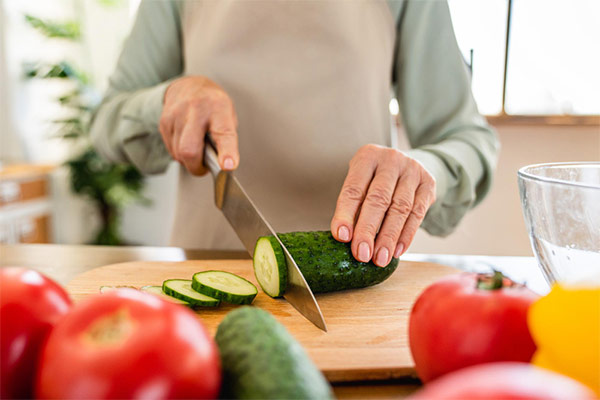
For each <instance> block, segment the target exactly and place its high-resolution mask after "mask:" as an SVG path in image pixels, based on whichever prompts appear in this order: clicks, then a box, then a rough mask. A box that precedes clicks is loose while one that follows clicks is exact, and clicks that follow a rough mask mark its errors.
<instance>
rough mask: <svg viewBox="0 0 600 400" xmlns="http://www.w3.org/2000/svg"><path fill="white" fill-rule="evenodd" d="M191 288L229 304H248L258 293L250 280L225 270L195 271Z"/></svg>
mask: <svg viewBox="0 0 600 400" xmlns="http://www.w3.org/2000/svg"><path fill="white" fill-rule="evenodd" d="M192 289H194V290H195V291H197V292H198V293H202V294H205V295H207V296H210V297H214V298H215V299H219V300H221V301H225V302H227V303H231V304H250V303H252V300H254V298H255V297H256V294H257V293H258V289H256V286H254V285H253V284H252V282H250V281H247V280H246V279H244V278H242V277H241V276H237V275H235V274H232V273H229V272H225V271H202V272H198V273H195V274H194V277H193V278H192Z"/></svg>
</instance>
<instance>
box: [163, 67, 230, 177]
mask: <svg viewBox="0 0 600 400" xmlns="http://www.w3.org/2000/svg"><path fill="white" fill-rule="evenodd" d="M159 130H160V134H161V136H162V139H163V141H164V143H165V146H166V147H167V150H168V151H169V153H170V154H171V156H172V157H173V159H175V160H177V161H179V162H180V163H181V164H183V165H184V166H185V168H186V169H187V170H188V171H189V172H190V173H192V174H193V175H204V174H205V173H206V168H205V167H204V163H203V159H204V136H205V135H206V133H207V132H210V136H211V138H212V139H213V142H214V143H215V145H216V147H217V153H218V155H219V165H220V166H221V169H223V170H234V169H236V168H237V166H238V165H239V162H240V155H239V152H238V136H237V116H236V114H235V110H234V108H233V102H232V101H231V99H230V98H229V96H228V95H227V93H225V91H224V90H223V89H222V88H221V87H220V86H219V85H217V84H216V83H214V82H213V81H211V80H210V79H208V78H205V77H202V76H185V77H182V78H179V79H176V80H175V81H173V82H172V83H171V84H170V85H169V86H168V87H167V90H166V92H165V97H164V105H163V111H162V114H161V117H160V123H159Z"/></svg>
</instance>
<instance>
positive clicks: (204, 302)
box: [162, 279, 221, 307]
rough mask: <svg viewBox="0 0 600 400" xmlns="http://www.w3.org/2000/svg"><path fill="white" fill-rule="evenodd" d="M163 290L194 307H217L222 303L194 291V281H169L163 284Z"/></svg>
mask: <svg viewBox="0 0 600 400" xmlns="http://www.w3.org/2000/svg"><path fill="white" fill-rule="evenodd" d="M162 290H163V292H165V294H167V295H169V296H173V297H175V298H176V299H179V300H183V301H187V302H188V303H190V304H191V305H192V306H194V307H195V306H202V307H216V306H218V305H219V303H220V302H221V301H220V300H218V299H215V298H213V297H210V296H206V295H204V294H202V293H198V292H196V291H195V290H194V289H192V281H191V280H189V279H167V280H166V281H164V282H163V285H162Z"/></svg>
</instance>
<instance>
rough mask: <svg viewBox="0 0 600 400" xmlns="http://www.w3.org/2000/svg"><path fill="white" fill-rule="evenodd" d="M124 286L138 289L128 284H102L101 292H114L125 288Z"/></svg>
mask: <svg viewBox="0 0 600 400" xmlns="http://www.w3.org/2000/svg"><path fill="white" fill-rule="evenodd" d="M123 288H127V289H135V290H137V288H136V287H133V286H126V285H120V286H100V293H108V292H112V291H113V290H117V289H123Z"/></svg>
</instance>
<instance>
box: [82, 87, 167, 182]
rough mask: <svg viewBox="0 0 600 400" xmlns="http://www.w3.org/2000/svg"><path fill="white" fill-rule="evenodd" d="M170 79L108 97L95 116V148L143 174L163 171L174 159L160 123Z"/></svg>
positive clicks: (93, 132)
mask: <svg viewBox="0 0 600 400" xmlns="http://www.w3.org/2000/svg"><path fill="white" fill-rule="evenodd" d="M168 84H169V82H164V83H161V84H158V85H156V86H153V87H149V88H144V89H139V90H136V91H132V92H115V93H114V94H112V95H111V96H110V97H108V96H107V97H106V98H105V99H104V101H103V102H102V104H101V105H100V107H99V108H98V110H97V111H96V114H95V116H94V121H93V123H92V127H91V131H90V134H91V137H92V141H93V143H94V146H95V147H96V149H97V150H98V151H99V152H100V154H102V155H103V156H104V157H106V158H107V159H109V160H111V161H115V162H126V163H131V164H133V165H135V166H136V168H138V169H139V170H140V171H142V172H143V173H149V174H152V173H160V172H164V171H165V170H166V168H167V166H168V164H169V162H170V160H171V158H170V156H169V153H168V152H167V150H166V148H165V146H164V144H163V142H162V139H161V136H160V133H159V131H158V122H159V120H160V115H161V112H162V102H163V97H164V92H165V90H166V87H167V86H168Z"/></svg>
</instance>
